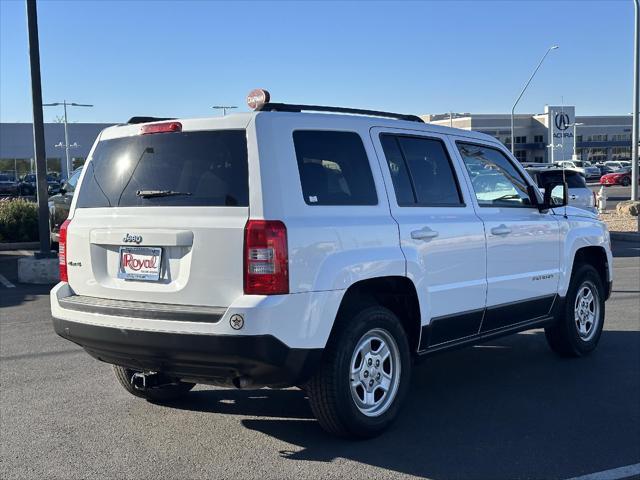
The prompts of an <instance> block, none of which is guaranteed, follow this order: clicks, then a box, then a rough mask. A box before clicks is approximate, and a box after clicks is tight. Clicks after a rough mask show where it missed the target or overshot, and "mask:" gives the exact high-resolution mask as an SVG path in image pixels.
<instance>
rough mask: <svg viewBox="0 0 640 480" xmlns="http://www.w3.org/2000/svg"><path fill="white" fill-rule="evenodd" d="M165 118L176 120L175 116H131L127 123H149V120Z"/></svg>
mask: <svg viewBox="0 0 640 480" xmlns="http://www.w3.org/2000/svg"><path fill="white" fill-rule="evenodd" d="M164 120H175V118H160V117H131V118H130V119H129V120H127V123H128V124H136V123H148V122H162V121H164Z"/></svg>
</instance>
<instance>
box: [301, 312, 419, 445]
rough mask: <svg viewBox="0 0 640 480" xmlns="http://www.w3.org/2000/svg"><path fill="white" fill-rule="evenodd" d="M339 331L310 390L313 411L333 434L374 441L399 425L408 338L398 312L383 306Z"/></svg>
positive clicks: (407, 373)
mask: <svg viewBox="0 0 640 480" xmlns="http://www.w3.org/2000/svg"><path fill="white" fill-rule="evenodd" d="M336 328H337V330H336V331H335V332H334V333H333V334H332V337H331V339H330V340H329V343H328V344H327V348H326V349H325V352H324V353H323V359H322V363H321V366H320V368H319V370H318V372H317V373H316V374H315V375H314V377H312V379H311V380H310V381H309V383H308V384H307V385H306V388H305V389H306V392H307V394H308V396H309V401H310V403H311V409H312V411H313V413H314V415H315V416H316V418H317V419H318V421H319V422H320V425H321V426H322V427H323V428H324V429H325V430H327V431H328V432H330V433H333V434H335V435H338V436H342V437H354V438H369V437H373V436H375V435H378V434H379V433H381V432H382V431H383V430H385V429H386V428H387V427H388V426H389V425H390V424H391V423H392V422H393V421H394V419H395V417H396V416H397V414H398V411H399V409H400V405H401V403H402V400H403V398H404V396H405V395H406V392H407V389H408V386H409V377H410V373H411V372H410V369H411V362H410V353H409V344H408V342H407V337H406V334H405V332H404V329H403V328H402V325H401V324H400V321H399V320H398V318H397V317H396V316H395V315H394V314H393V312H391V311H390V310H388V309H386V308H383V307H378V306H375V307H368V308H365V309H363V310H362V311H360V312H359V313H357V314H356V315H355V317H353V318H348V319H347V318H345V319H342V321H340V323H339V324H338V325H336Z"/></svg>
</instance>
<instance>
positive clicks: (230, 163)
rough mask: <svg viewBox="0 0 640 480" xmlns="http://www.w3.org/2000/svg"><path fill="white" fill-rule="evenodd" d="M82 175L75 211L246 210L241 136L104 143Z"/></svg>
mask: <svg viewBox="0 0 640 480" xmlns="http://www.w3.org/2000/svg"><path fill="white" fill-rule="evenodd" d="M86 169H87V173H86V174H85V176H84V179H83V181H82V185H81V187H80V193H79V195H78V203H77V207H78V208H96V207H143V206H158V207H160V206H210V207H213V206H215V207H219V206H244V207H246V206H248V205H249V181H248V172H247V140H246V133H245V131H244V130H217V131H204V132H182V133H156V134H151V135H137V136H133V137H125V138H117V139H113V140H105V141H101V142H99V143H98V145H97V146H96V149H95V151H94V152H93V156H92V157H91V161H90V162H88V163H87V166H86Z"/></svg>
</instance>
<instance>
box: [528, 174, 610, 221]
mask: <svg viewBox="0 0 640 480" xmlns="http://www.w3.org/2000/svg"><path fill="white" fill-rule="evenodd" d="M527 172H529V175H531V177H532V178H533V179H534V180H535V181H536V184H537V185H538V187H539V188H540V189H541V190H543V191H544V189H545V185H547V184H550V183H551V184H557V183H559V182H560V183H561V182H563V181H566V182H567V186H568V187H569V195H568V200H569V205H571V206H573V207H576V208H581V209H583V210H586V211H588V212H591V213H594V214H597V213H598V209H597V208H596V201H595V194H594V192H593V191H592V190H591V189H590V188H589V187H587V184H586V182H585V178H584V177H583V176H582V175H581V174H580V173H579V172H577V171H575V170H567V169H565V170H564V172H563V171H562V168H554V169H536V168H528V169H527Z"/></svg>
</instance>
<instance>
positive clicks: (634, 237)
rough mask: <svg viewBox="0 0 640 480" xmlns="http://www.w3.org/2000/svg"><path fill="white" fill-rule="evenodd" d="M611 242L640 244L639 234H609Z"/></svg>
mask: <svg viewBox="0 0 640 480" xmlns="http://www.w3.org/2000/svg"><path fill="white" fill-rule="evenodd" d="M609 234H610V235H611V240H617V241H621V242H640V232H609Z"/></svg>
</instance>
